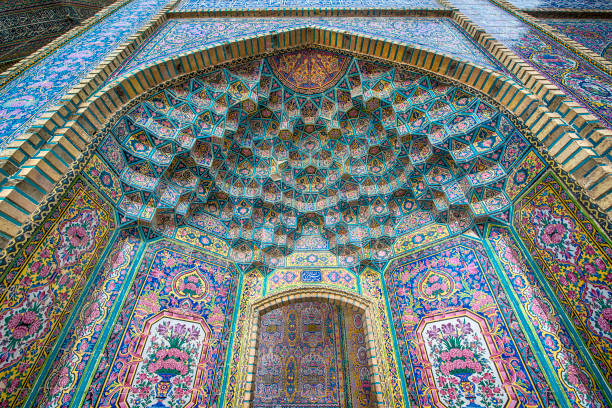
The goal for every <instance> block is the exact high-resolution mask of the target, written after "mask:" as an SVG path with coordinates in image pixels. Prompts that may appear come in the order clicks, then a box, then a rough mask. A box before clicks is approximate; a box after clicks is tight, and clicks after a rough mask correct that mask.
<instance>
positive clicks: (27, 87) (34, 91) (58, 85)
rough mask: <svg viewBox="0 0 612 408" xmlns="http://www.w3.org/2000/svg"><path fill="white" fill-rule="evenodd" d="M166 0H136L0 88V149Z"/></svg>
mask: <svg viewBox="0 0 612 408" xmlns="http://www.w3.org/2000/svg"><path fill="white" fill-rule="evenodd" d="M168 1H169V0H134V1H133V2H131V3H129V4H128V5H126V6H124V7H121V8H119V9H118V10H117V11H116V12H115V13H113V14H112V15H110V16H109V17H107V18H106V19H104V20H102V21H100V22H99V23H97V24H96V25H94V26H93V27H91V28H90V29H89V30H87V31H86V32H84V33H83V34H82V35H80V36H79V37H76V38H74V39H72V40H71V41H69V42H68V43H67V44H66V45H64V46H63V47H61V48H60V49H58V50H57V51H55V52H53V53H52V54H51V55H49V56H48V57H46V58H45V59H43V60H42V61H41V62H39V63H38V64H36V65H35V66H33V67H31V68H29V69H28V70H26V71H25V72H23V73H22V74H21V75H20V76H19V77H17V78H16V79H14V80H13V81H11V82H9V83H8V84H7V85H6V86H5V87H4V88H2V89H0V117H2V119H3V120H2V121H0V149H3V148H4V147H6V146H7V145H8V144H9V143H11V142H12V141H13V140H14V139H15V137H16V136H17V135H18V134H19V133H21V132H23V131H25V130H26V129H27V127H28V125H30V124H31V123H32V121H33V120H35V119H36V118H38V117H40V115H41V114H42V113H44V112H45V110H46V109H48V108H49V107H50V106H52V104H53V103H55V102H57V101H58V100H59V99H60V98H61V97H62V96H63V95H64V94H65V93H66V92H67V91H68V90H69V89H71V88H72V87H74V86H75V85H76V84H78V83H79V81H80V80H81V79H82V78H83V77H85V75H86V74H87V73H88V72H90V71H91V70H92V69H93V68H95V67H96V65H97V64H98V63H99V62H100V61H102V60H103V59H104V58H105V57H106V56H107V55H108V54H109V53H110V52H112V51H113V50H114V49H115V48H117V46H118V45H119V44H121V43H123V42H124V41H125V40H126V39H127V38H128V37H129V36H130V35H132V34H133V33H135V32H136V31H137V30H138V29H139V28H141V27H142V26H143V25H144V24H145V23H146V22H147V21H148V20H149V18H151V17H152V16H153V15H154V14H155V13H157V12H158V11H159V10H160V9H161V8H162V7H163V6H165V5H166V4H167V3H168Z"/></svg>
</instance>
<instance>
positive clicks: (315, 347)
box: [253, 302, 347, 408]
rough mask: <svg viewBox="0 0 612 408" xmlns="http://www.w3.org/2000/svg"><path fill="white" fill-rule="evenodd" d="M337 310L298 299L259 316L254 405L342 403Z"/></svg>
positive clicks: (324, 407)
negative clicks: (293, 302) (297, 301)
mask: <svg viewBox="0 0 612 408" xmlns="http://www.w3.org/2000/svg"><path fill="white" fill-rule="evenodd" d="M338 318H339V310H338V308H337V307H334V306H333V305H331V304H329V303H319V302H301V303H296V304H292V305H287V306H282V307H279V308H277V309H274V310H272V311H270V312H267V313H266V314H265V315H263V316H262V317H261V320H260V327H259V342H258V350H257V370H256V373H255V386H254V390H255V397H254V400H253V406H254V407H256V408H275V407H278V406H282V407H286V408H290V407H295V408H301V407H322V408H332V407H333V408H336V407H338V408H344V407H346V406H347V404H346V401H345V398H344V389H345V386H344V371H343V364H342V350H341V349H340V347H341V337H340V325H339V321H338Z"/></svg>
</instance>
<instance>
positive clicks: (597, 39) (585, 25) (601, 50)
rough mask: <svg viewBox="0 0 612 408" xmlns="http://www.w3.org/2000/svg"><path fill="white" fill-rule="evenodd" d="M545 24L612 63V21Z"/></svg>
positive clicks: (572, 21) (558, 20)
mask: <svg viewBox="0 0 612 408" xmlns="http://www.w3.org/2000/svg"><path fill="white" fill-rule="evenodd" d="M610 7H612V3H611V4H610ZM545 22H546V24H548V25H549V26H551V27H554V28H555V29H557V30H558V31H560V32H561V33H563V34H565V35H566V36H568V37H569V38H571V39H572V40H574V41H576V42H578V43H580V44H582V45H584V46H585V47H587V48H588V49H590V50H591V51H594V52H595V53H596V54H599V55H600V56H602V57H604V58H607V59H609V60H610V61H612V20H603V19H600V20H574V19H572V20H568V19H555V20H546V21H545Z"/></svg>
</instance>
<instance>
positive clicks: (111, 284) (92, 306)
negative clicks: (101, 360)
mask: <svg viewBox="0 0 612 408" xmlns="http://www.w3.org/2000/svg"><path fill="white" fill-rule="evenodd" d="M140 244H141V240H140V239H139V237H138V232H137V231H135V230H132V229H125V230H123V231H122V232H121V233H120V235H119V237H118V238H116V241H115V243H114V245H113V249H112V250H111V252H110V253H109V254H108V255H107V257H106V262H105V263H104V266H103V268H102V270H101V271H100V272H99V273H98V276H97V277H96V281H95V283H94V284H93V287H92V290H91V291H90V293H88V294H87V297H86V300H85V304H84V305H83V307H82V311H81V313H80V314H79V316H78V318H77V321H76V322H75V324H73V325H72V327H71V328H70V330H69V332H68V336H67V337H66V339H65V340H64V343H63V344H62V347H61V350H62V352H61V354H60V355H59V356H58V357H56V358H55V361H54V364H53V368H52V369H51V371H49V373H48V375H47V377H46V379H45V382H44V384H45V385H44V386H43V390H44V391H43V392H40V393H39V394H38V398H37V400H36V404H37V405H39V406H48V407H50V406H53V407H68V406H69V405H70V403H71V402H72V401H73V399H74V397H75V390H76V389H77V386H78V385H79V384H80V381H81V380H82V379H83V373H84V371H85V367H87V364H88V363H89V361H90V360H91V359H92V358H93V359H95V358H96V355H95V354H94V347H95V346H96V343H97V341H98V339H99V337H100V336H101V335H102V328H103V327H104V324H105V323H106V322H107V320H108V319H109V317H110V316H109V315H110V312H111V307H110V305H113V304H114V303H115V302H116V301H117V299H118V298H119V296H120V292H121V290H122V289H123V287H124V285H125V284H126V281H125V280H126V278H127V277H128V274H129V272H130V269H132V268H133V267H134V264H135V262H136V260H137V258H136V254H137V250H138V247H139V245H140Z"/></svg>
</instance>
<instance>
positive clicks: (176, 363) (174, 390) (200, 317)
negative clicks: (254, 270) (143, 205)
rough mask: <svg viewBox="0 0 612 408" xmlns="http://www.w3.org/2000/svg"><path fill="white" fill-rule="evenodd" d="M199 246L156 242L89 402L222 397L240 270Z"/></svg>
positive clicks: (168, 402) (214, 400) (200, 401)
mask: <svg viewBox="0 0 612 408" xmlns="http://www.w3.org/2000/svg"><path fill="white" fill-rule="evenodd" d="M192 251H193V250H191V249H186V248H183V247H180V246H176V245H174V244H171V243H169V242H167V241H163V240H162V241H158V242H156V243H152V244H149V246H148V248H147V250H146V252H145V254H144V255H143V260H142V263H141V266H140V269H139V270H138V272H137V275H136V279H135V281H134V284H133V285H132V288H131V290H130V292H129V293H128V295H127V298H126V301H125V304H124V305H123V308H122V310H121V312H120V314H119V317H118V321H117V323H116V324H115V327H114V329H113V333H112V334H111V336H110V339H109V341H108V343H107V345H106V349H105V351H104V354H103V357H102V360H101V362H100V364H99V366H98V368H97V371H96V373H95V374H94V376H93V378H92V383H91V386H90V387H89V390H88V392H87V395H86V397H85V402H84V406H85V407H131V408H135V407H158V408H161V407H196V406H198V407H211V406H216V404H218V403H219V393H220V387H221V378H222V375H223V367H224V360H225V355H226V351H227V350H226V347H227V342H228V339H229V330H230V326H231V316H232V313H233V308H234V303H235V297H236V284H237V283H236V282H237V271H236V270H235V268H233V267H232V266H231V265H229V264H227V263H226V262H225V261H222V260H220V259H217V258H214V257H211V256H208V255H205V254H204V253H200V252H197V251H193V252H192Z"/></svg>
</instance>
